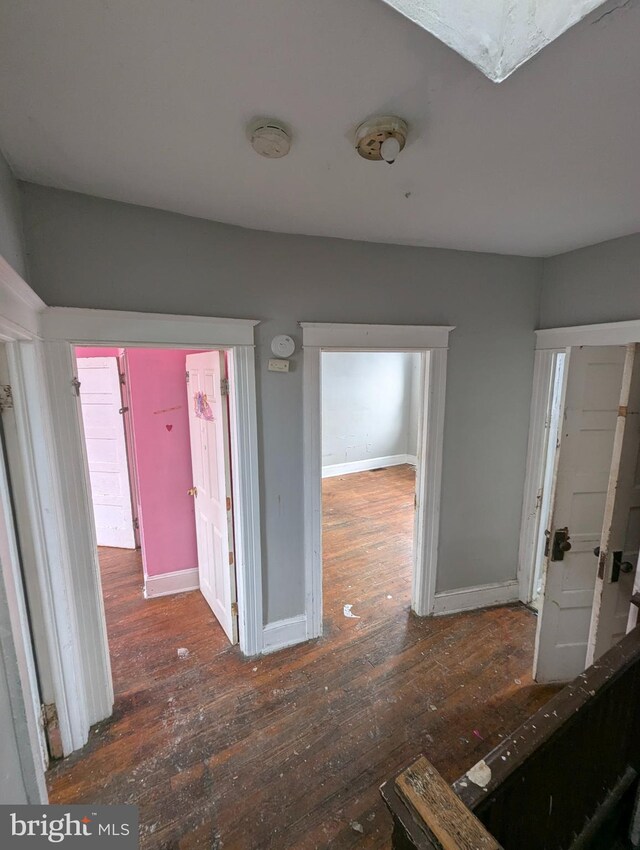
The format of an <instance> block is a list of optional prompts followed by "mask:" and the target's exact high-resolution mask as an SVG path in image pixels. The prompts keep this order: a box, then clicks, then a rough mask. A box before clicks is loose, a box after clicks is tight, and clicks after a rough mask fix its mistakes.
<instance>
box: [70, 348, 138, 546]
mask: <svg viewBox="0 0 640 850" xmlns="http://www.w3.org/2000/svg"><path fill="white" fill-rule="evenodd" d="M77 363H78V380H79V381H80V404H81V407H82V421H83V424H84V438H85V444H86V447H87V460H88V463H89V478H90V479H91V498H92V501H93V516H94V518H95V524H96V535H97V540H98V546H115V547H118V548H121V549H135V547H136V540H135V533H134V528H133V514H132V510H131V491H130V488H129V470H128V467H127V448H126V444H125V436H124V425H123V422H122V416H123V414H121V413H120V409H121V407H122V398H121V395H120V375H119V372H118V362H117V359H116V358H115V357H79V358H78V360H77Z"/></svg>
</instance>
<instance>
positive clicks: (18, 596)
mask: <svg viewBox="0 0 640 850" xmlns="http://www.w3.org/2000/svg"><path fill="white" fill-rule="evenodd" d="M0 628H1V629H2V632H3V640H2V645H1V647H0V651H1V652H2V656H3V666H4V669H5V673H6V678H7V687H8V691H9V700H10V702H11V713H12V717H11V718H4V722H7V721H8V723H9V725H11V726H13V728H14V729H15V732H16V743H17V748H18V757H19V760H20V767H21V773H22V781H23V784H24V789H25V792H26V795H27V799H28V801H29V802H30V803H44V802H46V800H47V789H46V785H45V782H44V770H45V767H46V753H45V751H44V749H43V747H44V746H45V745H44V738H43V733H42V728H41V726H40V723H41V720H40V717H41V715H40V698H39V691H38V683H37V678H36V667H35V659H34V656H33V647H32V643H31V633H30V630H29V620H28V616H27V610H26V603H25V599H24V593H23V587H22V575H21V571H20V560H19V555H18V549H17V545H16V539H15V533H14V516H13V510H12V505H11V492H10V489H9V480H8V477H7V470H6V466H5V462H4V456H3V453H1V452H0Z"/></svg>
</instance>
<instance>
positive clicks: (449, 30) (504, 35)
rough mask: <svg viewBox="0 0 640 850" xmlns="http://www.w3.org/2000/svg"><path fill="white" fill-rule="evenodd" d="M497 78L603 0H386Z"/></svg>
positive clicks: (507, 72) (494, 80)
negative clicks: (456, 0) (452, 0)
mask: <svg viewBox="0 0 640 850" xmlns="http://www.w3.org/2000/svg"><path fill="white" fill-rule="evenodd" d="M384 2H385V3H388V5H389V6H392V7H393V8H394V9H397V10H398V12H401V13H402V14H403V15H404V16H405V17H407V18H409V20H411V21H413V22H414V23H416V24H418V26H420V27H422V28H423V29H425V30H427V31H428V32H430V33H431V34H432V35H435V37H436V38H439V39H440V41H443V42H444V43H445V44H446V45H448V46H449V47H451V48H452V49H453V50H455V51H456V53H459V54H460V55H461V56H464V58H465V59H468V60H469V62H471V63H472V64H473V65H475V66H476V68H479V69H480V70H481V71H482V73H483V74H485V75H486V76H487V77H489V79H490V80H493V82H495V83H500V82H502V80H505V79H506V78H507V77H508V76H509V75H510V74H512V73H513V72H514V71H515V70H516V68H519V67H520V65H522V64H523V63H524V62H526V61H527V60H528V59H531V58H532V57H533V56H535V55H536V53H539V52H540V51H541V50H542V48H543V47H546V46H547V44H550V43H551V42H552V41H555V39H556V38H558V36H559V35H562V33H563V32H565V31H566V30H568V29H569V27H572V26H573V25H574V24H576V23H578V21H581V20H582V18H584V17H585V16H586V15H588V14H589V12H591V11H593V9H596V8H597V7H598V6H602V5H603V3H604V2H605V0H459V2H451V0H384Z"/></svg>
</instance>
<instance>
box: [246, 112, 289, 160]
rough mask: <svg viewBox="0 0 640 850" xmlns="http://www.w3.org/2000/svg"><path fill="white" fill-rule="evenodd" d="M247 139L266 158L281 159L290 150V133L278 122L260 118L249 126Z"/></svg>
mask: <svg viewBox="0 0 640 850" xmlns="http://www.w3.org/2000/svg"><path fill="white" fill-rule="evenodd" d="M249 140H250V141H251V146H252V147H253V149H254V151H255V152H256V153H259V154H260V156H264V157H266V159H282V157H283V156H286V155H287V154H288V153H289V151H290V150H291V134H290V133H289V131H288V130H287V128H286V127H285V126H284V125H283V124H282V123H281V122H280V121H274V120H272V119H264V118H260V119H257V120H256V121H253V122H252V123H251V124H250V126H249Z"/></svg>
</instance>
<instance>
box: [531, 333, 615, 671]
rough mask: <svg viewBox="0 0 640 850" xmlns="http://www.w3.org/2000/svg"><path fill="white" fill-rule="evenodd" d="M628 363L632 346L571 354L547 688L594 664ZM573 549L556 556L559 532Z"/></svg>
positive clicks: (550, 565)
mask: <svg viewBox="0 0 640 850" xmlns="http://www.w3.org/2000/svg"><path fill="white" fill-rule="evenodd" d="M624 360H625V348H624V346H601V347H590V346H584V347H575V348H571V349H570V350H569V352H568V354H567V359H566V362H565V375H564V387H563V401H562V409H563V418H562V421H561V427H560V431H559V448H558V452H557V455H556V466H555V475H554V488H553V489H554V496H553V505H552V509H551V522H550V528H549V531H550V535H549V547H550V552H549V557H547V559H546V563H545V566H546V569H545V578H544V587H543V598H542V607H541V610H540V615H539V617H538V629H537V634H536V649H535V657H534V677H535V678H536V680H537V681H539V682H553V681H558V682H560V681H567V680H569V679H573V678H574V677H575V676H577V675H579V674H580V673H581V672H582V671H583V670H584V668H585V666H586V654H587V642H588V637H589V624H590V621H591V609H592V605H593V594H594V589H595V580H596V572H597V560H596V558H595V556H594V554H593V550H594V548H595V547H597V546H598V545H599V543H600V537H601V533H602V523H603V519H604V510H605V502H606V496H607V489H608V483H609V472H610V468H611V458H612V454H613V443H614V435H615V429H616V419H617V414H618V403H619V399H620V387H621V384H622V372H623V366H624ZM563 528H567V529H568V534H569V538H570V544H571V549H570V550H569V551H566V552H564V553H563V556H562V557H561V558H560V557H557V558H555V559H554V557H553V542H554V537H555V535H556V533H557V532H561V530H562V529H563Z"/></svg>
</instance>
